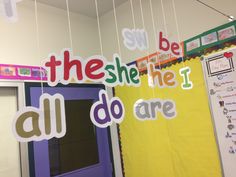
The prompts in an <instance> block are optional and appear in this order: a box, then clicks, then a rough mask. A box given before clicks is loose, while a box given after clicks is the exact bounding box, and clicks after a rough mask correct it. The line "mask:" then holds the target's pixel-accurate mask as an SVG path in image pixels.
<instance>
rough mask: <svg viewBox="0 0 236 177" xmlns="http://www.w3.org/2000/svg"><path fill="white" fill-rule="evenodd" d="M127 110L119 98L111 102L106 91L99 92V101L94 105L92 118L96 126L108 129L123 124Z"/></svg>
mask: <svg viewBox="0 0 236 177" xmlns="http://www.w3.org/2000/svg"><path fill="white" fill-rule="evenodd" d="M124 115H125V109H124V105H123V103H122V101H121V100H120V99H119V98H118V97H113V98H111V100H109V98H108V95H107V93H106V91H105V90H100V91H99V101H97V102H96V103H94V104H93V105H92V108H91V110H90V118H91V121H92V122H93V124H94V125H96V126H97V127H100V128H106V127H108V126H110V125H111V124H112V123H113V122H114V123H121V122H122V121H123V119H124Z"/></svg>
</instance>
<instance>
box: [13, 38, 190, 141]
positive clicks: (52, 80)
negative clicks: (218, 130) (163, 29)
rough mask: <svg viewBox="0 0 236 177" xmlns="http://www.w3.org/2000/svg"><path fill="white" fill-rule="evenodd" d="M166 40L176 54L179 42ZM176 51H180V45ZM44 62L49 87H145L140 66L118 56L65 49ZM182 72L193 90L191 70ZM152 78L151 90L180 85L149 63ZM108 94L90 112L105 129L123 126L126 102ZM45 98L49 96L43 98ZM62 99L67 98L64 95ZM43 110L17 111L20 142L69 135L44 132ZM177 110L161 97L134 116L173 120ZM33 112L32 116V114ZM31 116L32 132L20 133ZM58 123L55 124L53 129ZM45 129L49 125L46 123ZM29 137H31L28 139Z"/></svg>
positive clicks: (15, 125) (102, 93)
mask: <svg viewBox="0 0 236 177" xmlns="http://www.w3.org/2000/svg"><path fill="white" fill-rule="evenodd" d="M163 41H164V43H165V47H164V48H163V50H164V49H165V50H166V52H167V51H168V50H171V51H172V52H176V51H177V50H174V51H173V50H172V46H173V45H175V43H170V42H169V41H168V40H167V39H166V38H163V37H162V41H161V43H163ZM161 45H163V44H161ZM176 45H177V44H176ZM170 48H171V49H170ZM174 48H175V49H177V48H176V46H175V47H174ZM43 63H44V68H45V70H46V72H47V73H48V74H47V81H48V84H49V85H50V86H52V87H53V86H56V85H57V84H59V83H61V84H63V85H67V84H69V83H70V82H71V81H72V80H73V82H75V83H84V82H87V81H89V82H93V83H99V82H102V83H103V84H104V85H106V86H108V87H115V86H125V85H127V86H129V87H135V88H136V87H139V86H140V85H141V80H140V76H139V71H138V69H137V67H136V66H135V65H129V66H128V65H126V64H124V63H122V61H121V58H120V57H119V55H118V54H114V56H113V62H107V60H106V58H105V57H103V56H101V55H95V56H91V57H89V58H88V59H85V60H84V59H83V58H81V57H79V56H72V52H71V50H70V49H63V50H62V52H61V55H55V54H49V56H48V59H46V60H45V61H44V62H43ZM179 72H180V75H181V76H183V80H182V88H183V89H186V88H188V89H190V88H192V82H191V81H190V78H189V74H190V72H191V70H190V69H189V67H186V68H182V69H181V70H180V71H179ZM148 76H149V80H148V83H144V84H148V85H149V86H150V87H160V88H168V87H170V88H174V87H176V86H177V84H178V83H177V81H176V74H175V72H173V71H171V70H168V71H162V70H159V69H155V65H154V64H152V63H149V64H148ZM183 86H184V87H183ZM107 95H108V94H107V93H106V91H105V90H101V91H100V93H99V100H98V101H97V102H96V103H94V104H93V106H92V108H91V110H90V118H91V121H92V122H93V124H94V125H96V126H98V127H101V128H106V127H108V126H110V125H111V124H112V123H113V122H115V123H121V122H122V121H123V119H124V116H125V107H124V105H123V102H122V100H121V99H119V98H118V97H113V98H112V99H109V98H108V96H107ZM44 96H45V95H43V97H44ZM45 97H46V96H45ZM60 97H63V96H62V95H60ZM42 102H44V101H42ZM52 102H53V101H52ZM40 103H41V102H40ZM142 105H144V106H142ZM40 109H41V110H36V109H34V108H31V107H26V108H24V109H22V110H20V111H18V112H17V114H16V116H15V117H14V120H15V121H14V123H13V132H14V134H15V136H16V138H17V140H20V141H31V140H34V141H40V140H42V139H43V138H44V139H50V138H52V137H58V136H60V137H61V134H63V135H65V132H63V133H61V134H60V135H57V133H58V132H55V131H54V133H49V134H47V133H46V134H44V133H42V131H41V129H42V127H43V125H41V124H40V123H39V122H43V121H44V122H45V120H43V119H44V118H45V117H43V116H42V115H41V112H45V110H44V107H43V106H41V107H40ZM48 109H49V110H50V111H52V112H56V110H54V106H53V105H51V106H50V107H48ZM142 109H144V110H142ZM176 109H177V106H176V104H175V102H174V100H172V99H166V100H160V99H159V98H153V100H143V102H142V103H138V102H136V103H135V104H134V107H133V110H134V112H133V113H134V115H135V117H136V118H138V119H141V120H146V119H147V120H149V119H155V117H156V114H157V112H161V113H162V114H163V115H164V117H165V118H166V119H172V118H174V117H175V116H176V115H177V110H176ZM143 111H144V112H143ZM150 111H151V112H150ZM29 112H30V114H28V113H29ZM31 113H34V114H35V115H36V116H33V117H31V125H29V127H31V129H30V130H28V132H27V130H25V129H23V128H22V127H21V130H22V131H17V130H19V123H18V122H19V121H20V120H23V121H22V122H24V121H25V120H26V119H28V118H30V115H32V114H31ZM150 113H151V115H150ZM62 114H64V113H62ZM53 115H55V113H53ZM55 123H57V122H52V124H53V126H54V124H55ZM22 125H23V124H22ZM22 125H21V126H22ZM44 126H47V125H46V124H45V123H44ZM63 126H65V125H63ZM65 129H66V128H65ZM22 132H24V133H22ZM50 132H51V131H50ZM26 134H27V136H25V135H26Z"/></svg>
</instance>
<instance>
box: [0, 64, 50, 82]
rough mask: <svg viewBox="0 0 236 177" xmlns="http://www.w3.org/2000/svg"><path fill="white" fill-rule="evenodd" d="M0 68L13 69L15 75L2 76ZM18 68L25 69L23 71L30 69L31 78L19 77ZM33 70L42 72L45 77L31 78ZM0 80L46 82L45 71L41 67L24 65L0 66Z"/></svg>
mask: <svg viewBox="0 0 236 177" xmlns="http://www.w3.org/2000/svg"><path fill="white" fill-rule="evenodd" d="M2 67H11V68H14V70H15V75H12V76H11V75H3V74H2V70H1V68H2ZM20 68H25V69H30V74H31V76H21V75H20V74H19V73H18V71H19V69H20ZM33 70H39V71H40V70H42V71H43V72H44V73H45V76H43V77H42V78H41V76H40V75H39V76H32V71H33ZM0 79H10V80H35V81H40V80H43V81H45V80H47V76H46V70H45V69H44V68H42V67H38V66H26V65H12V64H0Z"/></svg>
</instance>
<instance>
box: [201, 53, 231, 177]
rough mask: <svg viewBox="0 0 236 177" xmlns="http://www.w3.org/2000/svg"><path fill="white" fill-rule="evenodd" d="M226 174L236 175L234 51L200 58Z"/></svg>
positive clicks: (228, 176) (229, 175) (228, 175)
mask: <svg viewBox="0 0 236 177" xmlns="http://www.w3.org/2000/svg"><path fill="white" fill-rule="evenodd" d="M202 66H203V70H204V75H205V80H206V84H207V87H208V89H207V91H208V94H209V100H210V104H211V113H212V118H213V122H214V125H215V133H216V137H217V141H218V146H219V153H220V157H221V161H222V167H223V168H222V169H223V173H224V176H225V177H235V174H236V168H235V164H236V71H235V66H236V50H235V49H234V50H229V51H226V52H221V53H218V54H214V55H211V56H208V57H205V58H204V59H203V60H202Z"/></svg>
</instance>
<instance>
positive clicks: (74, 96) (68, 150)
mask: <svg viewBox="0 0 236 177" xmlns="http://www.w3.org/2000/svg"><path fill="white" fill-rule="evenodd" d="M102 87H103V86H102V85H71V86H61V87H60V86H59V87H43V92H44V93H48V94H50V95H53V94H56V93H59V94H62V95H63V96H64V99H65V113H66V124H67V132H66V135H65V136H64V137H62V138H59V139H57V138H53V139H51V140H49V141H46V140H44V141H40V142H33V143H30V145H29V156H30V164H31V163H32V162H33V163H32V164H31V165H30V174H31V175H30V176H31V177H52V176H53V177H62V176H63V177H112V163H111V157H110V148H109V139H108V130H107V129H101V128H97V127H95V126H94V125H93V124H92V122H91V120H90V114H89V113H90V108H91V106H92V104H93V103H94V101H96V100H98V93H99V90H101V89H102ZM41 93H42V89H41V87H40V85H35V84H34V85H32V84H28V85H27V84H26V97H27V105H28V106H29V105H31V106H34V107H39V97H40V95H41Z"/></svg>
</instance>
